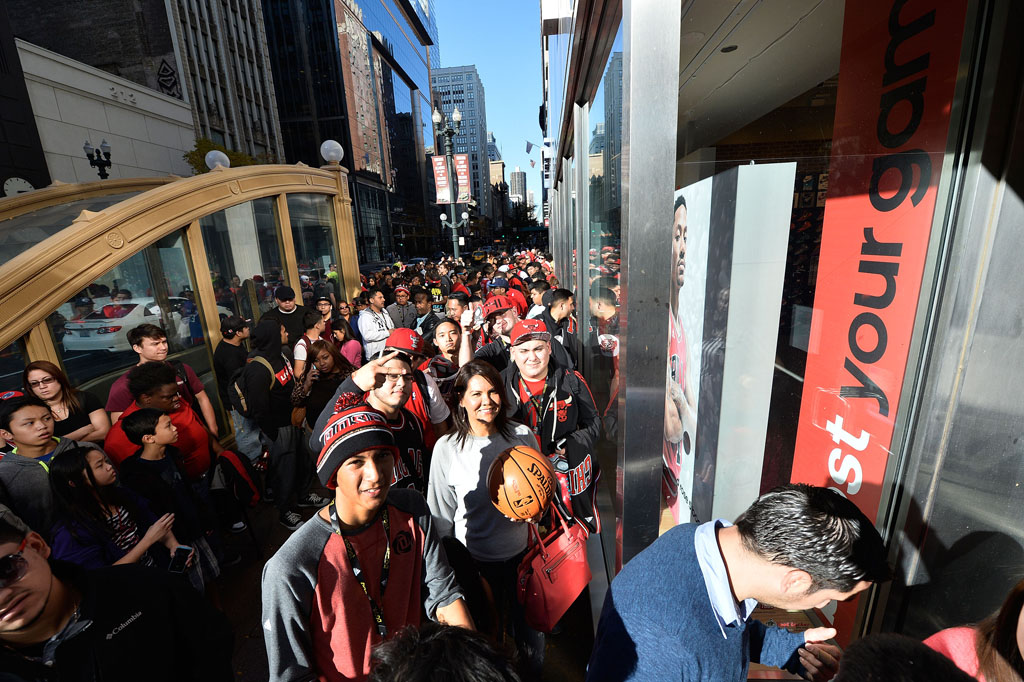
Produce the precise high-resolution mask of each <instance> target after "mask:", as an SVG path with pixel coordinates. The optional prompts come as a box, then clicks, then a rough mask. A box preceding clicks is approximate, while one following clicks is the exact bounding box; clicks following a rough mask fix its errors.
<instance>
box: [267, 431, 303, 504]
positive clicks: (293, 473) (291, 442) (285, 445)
mask: <svg viewBox="0 0 1024 682" xmlns="http://www.w3.org/2000/svg"><path fill="white" fill-rule="evenodd" d="M302 441H303V438H302V432H301V431H300V430H299V429H297V428H295V427H294V426H282V427H281V428H279V429H278V430H277V438H275V439H274V442H273V444H272V445H271V446H270V462H269V466H268V467H267V485H269V486H270V487H271V488H273V490H274V502H275V503H276V506H277V510H278V512H280V513H281V514H284V513H285V512H288V511H291V510H292V509H294V508H295V503H296V502H297V501H298V499H299V498H300V497H302V496H303V495H305V494H306V493H307V492H309V487H310V485H311V484H312V483H313V475H314V471H313V461H312V460H311V459H310V457H309V455H308V454H307V450H306V448H305V447H304V446H303V443H302Z"/></svg>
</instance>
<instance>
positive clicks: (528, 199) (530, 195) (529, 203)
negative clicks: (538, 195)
mask: <svg viewBox="0 0 1024 682" xmlns="http://www.w3.org/2000/svg"><path fill="white" fill-rule="evenodd" d="M533 202H534V198H533V190H532V189H528V190H526V207H527V208H528V209H529V210H531V211H532V210H533Z"/></svg>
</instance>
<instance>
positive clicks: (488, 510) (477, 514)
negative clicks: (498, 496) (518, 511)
mask: <svg viewBox="0 0 1024 682" xmlns="http://www.w3.org/2000/svg"><path fill="white" fill-rule="evenodd" d="M512 425H513V426H514V427H515V428H514V430H513V432H512V437H511V438H505V437H503V436H500V435H498V436H493V437H490V438H479V437H477V436H467V437H466V441H465V443H463V444H462V446H461V447H459V446H458V445H457V443H456V440H455V434H454V433H449V434H448V435H446V436H444V437H442V438H441V440H439V441H437V443H436V444H435V445H434V454H433V455H432V456H431V460H430V477H429V479H428V480H429V484H428V486H427V505H428V506H429V507H430V513H431V514H432V515H433V517H434V523H435V524H437V530H438V533H440V535H441V536H442V537H445V536H449V535H454V536H455V537H456V538H457V539H458V540H459V541H460V542H461V543H462V544H464V545H465V546H466V548H467V549H468V550H469V553H470V554H472V555H473V558H474V559H476V560H477V561H504V560H506V559H511V558H512V557H514V556H515V555H517V554H519V553H520V552H522V551H523V550H524V549H526V542H527V539H528V535H529V529H528V528H527V527H526V524H525V523H517V522H513V521H509V520H508V519H506V518H505V517H504V516H503V515H502V513H501V512H500V511H498V510H497V508H495V506H494V505H493V504H491V498H490V494H489V493H488V491H487V470H488V469H489V468H490V466H491V462H493V461H494V460H495V458H496V457H497V456H498V455H499V454H501V453H502V452H504V451H505V450H507V449H509V448H511V447H515V446H516V445H525V446H526V447H529V448H534V449H536V448H537V437H536V436H534V435H533V432H532V431H531V430H530V429H529V427H526V426H524V425H522V424H518V423H516V422H512Z"/></svg>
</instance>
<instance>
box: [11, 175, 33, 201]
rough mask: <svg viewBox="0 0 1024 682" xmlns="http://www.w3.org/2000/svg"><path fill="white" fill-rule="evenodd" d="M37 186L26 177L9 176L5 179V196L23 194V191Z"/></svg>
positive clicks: (28, 190) (29, 190)
mask: <svg viewBox="0 0 1024 682" xmlns="http://www.w3.org/2000/svg"><path fill="white" fill-rule="evenodd" d="M34 189H35V187H33V186H32V183H31V182H29V181H28V180H26V179H24V178H17V177H15V178H7V179H6V180H4V196H5V197H13V196H14V195H15V194H22V193H23V192H31V191H32V190H34Z"/></svg>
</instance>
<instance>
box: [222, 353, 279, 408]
mask: <svg viewBox="0 0 1024 682" xmlns="http://www.w3.org/2000/svg"><path fill="white" fill-rule="evenodd" d="M250 362H258V363H259V364H261V365H263V366H264V367H266V368H267V371H268V372H270V385H269V386H268V387H267V390H268V391H269V390H270V389H272V388H274V381H275V380H276V379H275V378H274V368H273V367H271V366H270V361H268V360H267V359H266V358H264V357H260V356H259V355H257V356H256V357H252V358H248V359H246V361H245V365H243V366H242V367H239V368H238V369H236V370H235V373H234V374H232V375H231V383H230V384H229V385H228V400H230V401H231V408H232V409H233V410H235V411H236V412H238V414H240V415H242V416H243V417H251V416H252V414H251V413H250V411H249V400H248V398H247V396H248V395H249V392H250V390H251V389H252V387H251V386H249V384H248V380H247V379H246V377H245V368H246V367H248V366H249V363H250Z"/></svg>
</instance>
